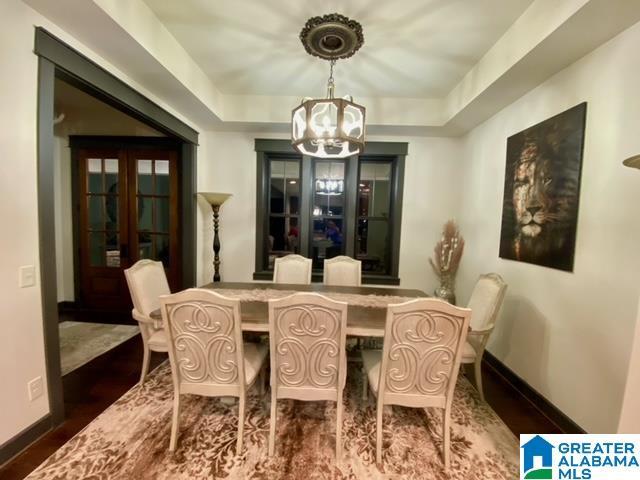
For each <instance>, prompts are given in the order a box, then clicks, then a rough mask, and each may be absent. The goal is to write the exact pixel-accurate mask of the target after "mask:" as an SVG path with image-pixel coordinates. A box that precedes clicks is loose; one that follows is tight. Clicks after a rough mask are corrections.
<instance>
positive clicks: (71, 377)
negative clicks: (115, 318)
mask: <svg viewBox="0 0 640 480" xmlns="http://www.w3.org/2000/svg"><path fill="white" fill-rule="evenodd" d="M165 359H166V355H162V354H156V353H154V354H153V356H152V359H151V362H152V363H151V368H155V367H156V366H157V365H159V364H160V363H161V362H163V361H164V360H165ZM141 363H142V340H141V338H140V335H137V336H135V337H134V338H132V339H130V340H128V341H126V342H124V343H123V344H121V345H119V346H117V347H116V348H114V349H113V350H111V351H109V352H107V353H105V354H104V355H101V356H100V357H98V358H96V359H94V360H92V361H91V362H89V363H88V364H86V365H83V366H82V367H80V368H78V369H77V370H74V371H73V372H71V373H69V374H68V375H66V376H65V377H64V378H63V383H64V394H65V409H66V417H67V418H66V420H65V422H64V423H63V424H62V425H60V426H59V427H58V428H56V429H55V430H53V431H51V432H49V433H47V434H46V435H44V436H43V437H42V438H41V439H40V440H38V441H37V442H35V443H34V444H32V445H31V446H30V447H29V448H27V449H26V450H25V451H24V452H22V453H21V454H20V455H18V456H17V457H15V458H14V459H13V460H11V461H10V462H8V463H7V464H5V465H4V466H3V467H2V468H0V479H7V480H9V479H10V480H14V479H15V480H18V479H22V478H24V477H25V476H27V475H28V474H29V473H30V472H31V471H33V470H34V469H35V468H36V467H37V466H38V465H40V464H41V463H42V462H43V461H44V460H45V459H46V458H47V457H49V455H51V454H52V453H53V452H55V451H56V450H57V449H58V448H60V447H61V446H62V445H63V444H64V443H65V442H67V441H68V440H69V439H71V437H73V436H74V435H75V434H76V433H78V432H79V431H80V430H82V429H83V428H84V427H85V426H86V425H87V424H89V423H90V422H91V421H92V420H93V419H94V418H95V417H97V416H98V415H99V414H100V413H102V412H103V411H104V410H105V409H106V408H107V407H108V406H109V405H111V404H112V403H113V402H114V401H116V400H117V399H118V398H119V397H121V396H122V395H123V394H124V393H125V392H126V391H127V390H129V389H130V388H131V387H133V386H134V385H135V384H136V382H137V381H138V380H139V376H140V365H141ZM465 374H466V375H467V376H468V378H469V379H470V380H471V381H473V372H472V370H469V369H465ZM483 380H484V386H485V394H486V398H487V401H488V402H489V404H490V405H491V406H492V407H493V409H494V410H495V411H496V412H497V413H498V415H499V416H500V417H501V418H502V420H503V421H504V422H505V423H506V424H507V426H508V427H509V428H510V429H511V431H513V433H515V434H516V435H519V434H521V433H562V432H561V430H560V429H559V428H558V427H557V426H556V425H555V424H554V423H553V422H551V421H550V420H549V419H548V418H547V417H545V416H544V415H543V414H542V413H541V412H540V411H539V410H538V409H537V408H536V407H534V406H533V404H531V403H530V402H529V401H528V400H527V399H526V398H525V397H523V396H522V395H521V394H520V393H519V392H518V391H517V390H515V389H514V388H513V387H512V386H511V385H510V384H509V382H507V381H506V380H505V379H504V378H503V377H502V376H500V375H499V374H498V373H497V372H496V371H495V370H493V368H492V367H491V366H489V365H487V364H485V365H484V369H483Z"/></svg>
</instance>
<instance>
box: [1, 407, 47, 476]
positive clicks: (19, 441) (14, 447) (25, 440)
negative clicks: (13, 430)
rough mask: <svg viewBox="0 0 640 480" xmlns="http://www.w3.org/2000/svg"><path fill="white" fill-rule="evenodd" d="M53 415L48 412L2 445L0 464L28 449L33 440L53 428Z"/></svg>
mask: <svg viewBox="0 0 640 480" xmlns="http://www.w3.org/2000/svg"><path fill="white" fill-rule="evenodd" d="M51 428H52V424H51V415H50V414H47V415H45V416H44V417H42V418H41V419H40V420H38V421H37V422H36V423H34V424H33V425H31V426H30V427H27V428H25V429H24V430H23V431H21V432H20V433H18V434H17V435H16V436H15V437H13V438H11V439H9V440H7V441H6V442H5V443H3V444H2V445H0V466H2V465H4V464H5V463H7V462H8V461H9V460H11V459H12V458H13V457H15V456H16V455H18V454H19V453H20V452H22V451H23V450H24V449H26V448H27V447H28V446H29V445H31V444H32V443H33V442H35V441H36V440H38V439H39V438H40V437H42V436H43V435H44V434H45V433H47V432H48V431H49V430H51Z"/></svg>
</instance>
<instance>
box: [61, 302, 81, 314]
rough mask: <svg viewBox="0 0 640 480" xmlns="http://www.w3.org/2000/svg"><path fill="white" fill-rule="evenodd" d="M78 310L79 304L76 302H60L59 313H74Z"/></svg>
mask: <svg viewBox="0 0 640 480" xmlns="http://www.w3.org/2000/svg"><path fill="white" fill-rule="evenodd" d="M77 309H78V304H77V303H76V302H71V301H69V300H64V301H62V302H58V312H66V311H74V310H77Z"/></svg>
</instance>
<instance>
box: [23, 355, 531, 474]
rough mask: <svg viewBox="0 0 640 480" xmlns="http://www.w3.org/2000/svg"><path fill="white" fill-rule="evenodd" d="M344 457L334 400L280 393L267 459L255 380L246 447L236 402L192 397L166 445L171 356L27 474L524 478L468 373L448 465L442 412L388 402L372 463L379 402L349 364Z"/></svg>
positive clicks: (456, 406) (512, 444)
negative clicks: (338, 448)
mask: <svg viewBox="0 0 640 480" xmlns="http://www.w3.org/2000/svg"><path fill="white" fill-rule="evenodd" d="M350 368H351V370H350V371H349V375H348V382H347V388H346V390H345V398H344V405H345V411H344V426H343V450H344V452H343V458H342V459H341V462H340V463H339V464H336V462H335V404H332V403H330V402H300V401H293V400H279V401H278V432H277V439H276V455H274V456H273V457H269V456H268V454H267V449H268V435H269V395H268V393H267V394H265V395H264V396H260V395H259V394H258V391H257V388H252V389H251V391H250V398H249V399H248V403H247V419H246V424H245V434H244V442H245V447H244V449H243V452H242V454H241V455H239V456H237V455H236V454H235V447H236V438H237V437H236V435H237V413H238V410H237V406H236V405H235V404H231V405H226V404H224V403H223V402H221V401H220V400H218V399H215V398H203V397H197V396H191V395H189V396H185V397H184V399H183V401H182V404H183V407H182V412H181V417H180V434H179V440H178V449H177V450H176V452H175V453H174V454H171V453H170V452H169V450H168V447H169V435H170V432H171V409H172V398H173V387H172V383H171V371H170V367H169V364H168V362H165V363H163V364H162V365H160V366H159V367H158V368H157V369H156V370H155V371H154V372H152V374H151V375H150V376H149V377H148V380H147V381H146V382H145V383H144V385H142V386H136V387H134V388H132V389H131V390H130V391H129V392H127V393H126V394H125V395H124V396H123V397H122V398H120V399H119V400H118V401H117V402H116V403H114V404H113V405H112V406H111V407H109V408H108V409H107V410H105V412H103V413H102V414H101V415H100V416H99V417H97V418H96V419H95V420H94V421H93V422H92V423H90V424H89V425H88V426H87V427H86V428H85V429H84V430H82V431H81V432H80V433H78V434H77V435H76V436H75V437H74V438H73V439H71V440H70V441H69V442H67V443H66V444H65V445H64V446H62V448H60V449H59V450H58V451H57V452H55V453H54V454H53V455H52V456H51V457H49V459H47V460H46V461H45V462H44V463H43V464H42V465H40V466H39V467H38V468H37V469H36V470H35V471H34V472H33V473H32V474H31V475H29V477H27V478H29V479H32V480H35V479H65V480H74V479H89V478H90V479H136V480H137V479H204V478H227V479H292V480H293V479H295V480H299V479H325V478H326V479H460V480H462V479H464V480H480V479H482V480H487V479H491V480H513V479H515V478H517V476H518V444H517V440H516V437H515V436H514V435H513V434H512V433H511V431H510V430H509V429H508V428H507V427H506V425H505V424H504V423H503V422H502V421H501V420H500V419H499V418H498V416H497V415H496V414H495V412H494V411H493V410H492V409H491V408H490V407H489V406H488V405H487V404H486V403H484V402H482V401H480V399H479V397H478V394H477V392H476V391H475V390H474V388H473V387H472V386H471V385H470V384H469V382H468V381H467V380H466V379H465V378H463V377H461V378H460V379H459V381H458V384H457V387H456V395H455V400H454V403H453V410H452V428H453V430H452V443H451V449H452V458H451V459H452V462H451V467H450V469H449V471H448V472H445V471H444V470H443V466H442V457H441V447H442V433H441V432H442V428H441V413H440V411H436V410H430V409H429V410H426V411H425V410H422V409H411V408H404V407H386V408H387V410H385V414H384V448H383V463H382V465H376V463H375V414H376V411H375V400H374V398H373V396H372V395H369V398H368V399H367V400H362V399H361V375H360V374H359V370H358V369H357V367H355V366H350Z"/></svg>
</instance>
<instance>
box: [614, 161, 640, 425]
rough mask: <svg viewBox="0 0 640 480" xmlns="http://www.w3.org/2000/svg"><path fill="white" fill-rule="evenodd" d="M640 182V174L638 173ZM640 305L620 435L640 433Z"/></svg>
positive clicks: (630, 358) (639, 305)
mask: <svg viewBox="0 0 640 480" xmlns="http://www.w3.org/2000/svg"><path fill="white" fill-rule="evenodd" d="M636 176H637V177H638V181H639V182H640V172H637V173H636ZM638 405H640V303H639V304H638V319H637V320H636V330H635V334H634V335H633V348H632V350H631V355H630V357H629V370H628V373H627V385H626V388H625V391H624V399H623V402H622V408H621V411H620V421H619V422H618V433H638V432H640V409H639V408H638Z"/></svg>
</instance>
